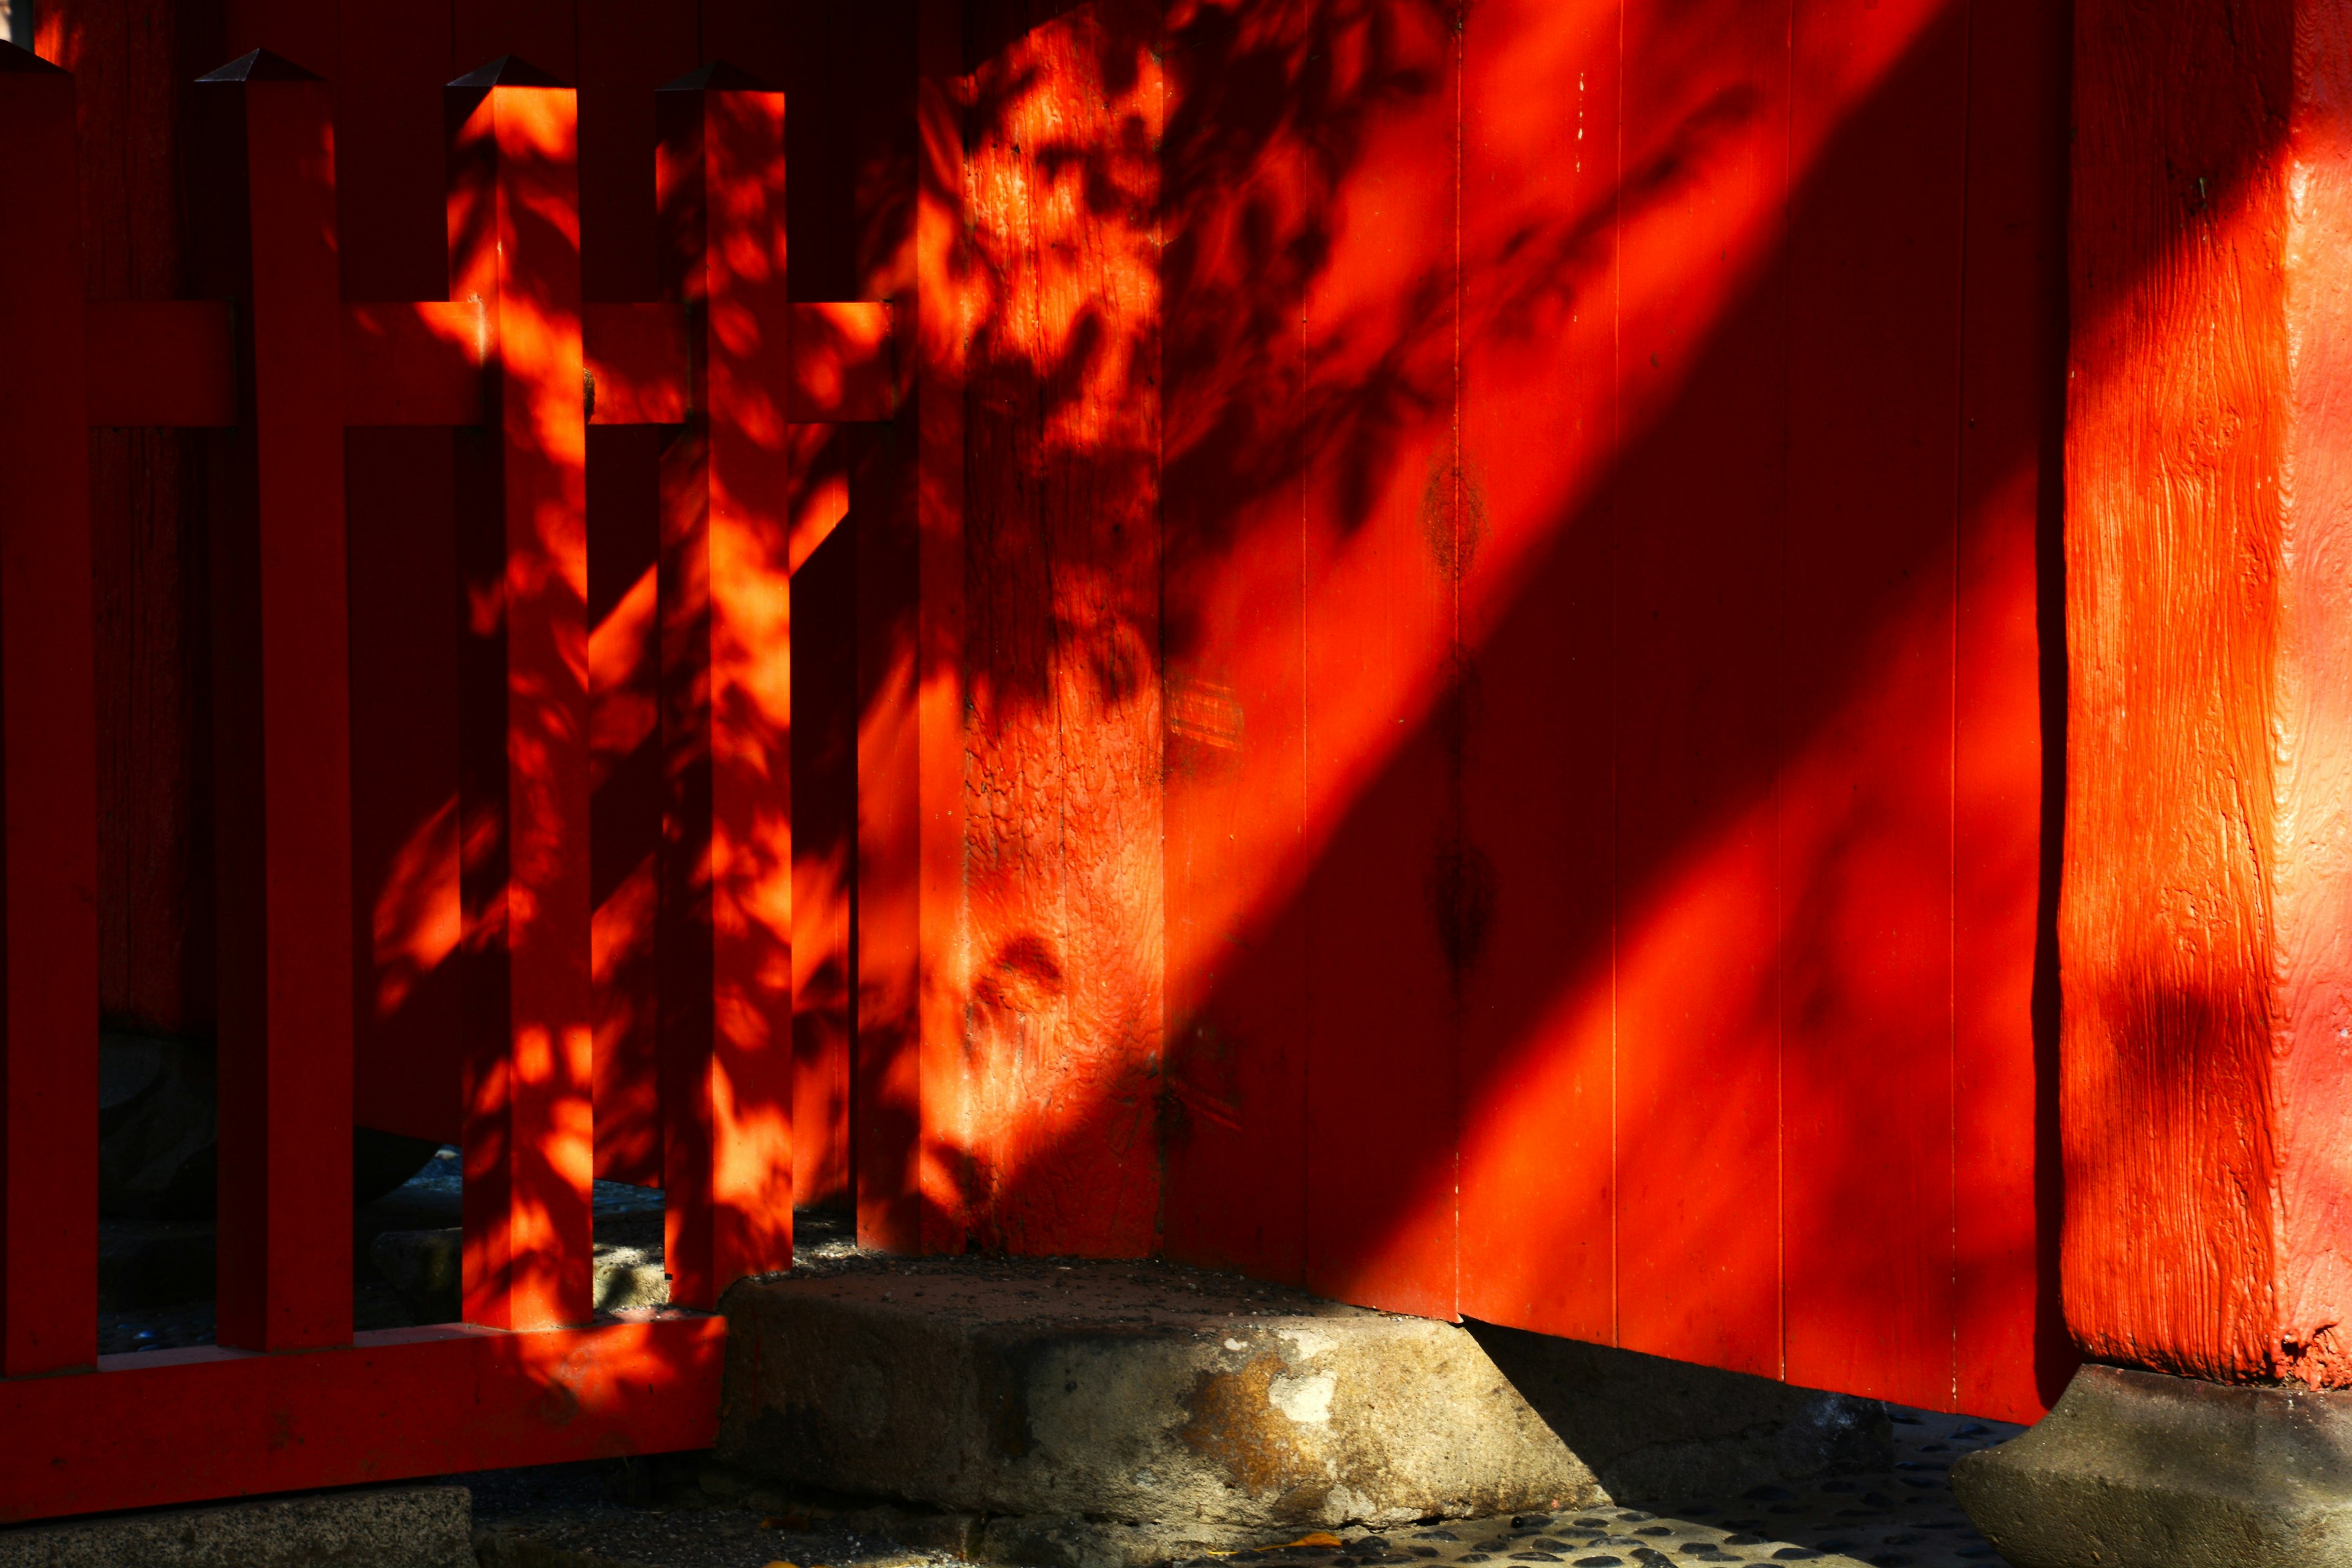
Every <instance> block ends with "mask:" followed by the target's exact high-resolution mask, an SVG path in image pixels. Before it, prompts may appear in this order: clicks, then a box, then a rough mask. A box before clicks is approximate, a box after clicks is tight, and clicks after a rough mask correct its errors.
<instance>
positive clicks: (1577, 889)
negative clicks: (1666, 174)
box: [1453, 0, 1622, 1342]
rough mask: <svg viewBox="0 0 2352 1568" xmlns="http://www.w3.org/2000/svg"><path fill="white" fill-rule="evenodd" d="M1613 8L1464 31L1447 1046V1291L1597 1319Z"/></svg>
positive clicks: (1603, 1051)
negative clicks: (1454, 1127)
mask: <svg viewBox="0 0 2352 1568" xmlns="http://www.w3.org/2000/svg"><path fill="white" fill-rule="evenodd" d="M1620 9H1621V8H1620V6H1619V5H1616V4H1615V3H1614V0H1588V3H1584V4H1574V5H1560V4H1556V3H1555V4H1548V3H1544V0H1533V3H1528V4H1510V3H1507V4H1498V5H1490V6H1486V7H1485V8H1482V9H1481V10H1479V11H1477V12H1475V13H1474V14H1473V16H1472V19H1471V25H1470V26H1468V27H1467V28H1465V33H1464V44H1463V47H1464V51H1465V75H1464V86H1463V116H1464V127H1465V129H1464V147H1463V159H1464V168H1463V193H1462V205H1463V216H1462V229H1463V234H1462V250H1463V273H1464V276H1463V285H1462V287H1463V296H1464V318H1463V366H1462V386H1463V392H1462V396H1463V410H1462V430H1463V437H1462V445H1463V462H1462V466H1461V471H1460V472H1459V474H1458V475H1456V476H1454V477H1453V484H1454V488H1455V492H1456V498H1457V499H1456V500H1455V501H1454V506H1455V508H1456V510H1457V514H1458V522H1457V526H1466V528H1467V530H1468V537H1469V539H1470V541H1471V544H1470V547H1469V548H1468V549H1467V550H1466V551H1465V552H1464V558H1463V560H1462V563H1461V565H1462V573H1463V595H1464V605H1463V618H1464V622H1465V635H1464V640H1465V643H1467V644H1469V645H1471V647H1474V648H1475V654H1474V656H1473V658H1474V663H1473V666H1472V668H1473V671H1474V673H1475V693H1476V696H1475V702H1474V703H1472V704H1471V705H1470V707H1469V710H1468V711H1467V712H1466V713H1465V717H1464V721H1463V722H1464V724H1465V729H1466V731H1467V739H1468V741H1469V743H1470V752H1469V755H1468V757H1467V758H1466V759H1465V771H1466V775H1467V776H1466V780H1465V802H1464V812H1465V823H1464V829H1463V837H1464V840H1465V844H1466V845H1468V846H1473V847H1475V848H1476V850H1477V852H1478V854H1479V855H1480V857H1481V858H1483V860H1484V861H1485V863H1486V865H1487V866H1489V867H1490V868H1491V875H1492V878H1493V889H1494V905H1493V912H1492V915H1491V917H1490V920H1489V929H1490V931H1491V935H1490V936H1489V937H1488V938H1487V941H1486V944H1485V948H1484V951H1483V952H1480V953H1479V955H1478V957H1477V960H1476V963H1475V969H1474V971H1473V976H1472V984H1471V986H1470V987H1469V990H1468V999H1469V1002H1470V1005H1469V1008H1468V1010H1467V1014H1466V1016H1465V1022H1464V1031H1465V1032H1464V1038H1463V1045H1462V1053H1463V1057H1462V1075H1463V1100H1464V1103H1463V1126H1462V1151H1461V1184H1462V1198H1461V1208H1462V1307H1461V1310H1462V1311H1463V1312H1464V1314H1465V1315H1468V1316H1474V1317H1477V1318H1480V1319H1484V1320H1486V1321H1493V1322H1505V1323H1510V1324H1513V1325H1516V1326H1518V1327H1522V1328H1530V1329H1539V1330H1542V1331H1546V1332H1549V1333H1557V1334H1567V1335H1570V1336H1571V1337H1573V1338H1576V1339H1580V1340H1587V1341H1593V1342H1606V1341H1607V1340H1608V1339H1609V1338H1610V1337H1611V1335H1612V1332H1613V1331H1614V1327H1615V1325H1614V1321H1613V1319H1612V1304H1613V1294H1612V1284H1613V1279H1612V1261H1613V1260H1612V1257H1611V1254H1610V1248H1609V1236H1610V1226H1609V1221H1610V1215H1611V1201H1612V1182H1611V1175H1612V1172H1611V1153H1612V1143H1611V1138H1610V1132H1611V1125H1610V1116H1609V1110H1610V1090H1611V1086H1612V1073H1611V1047H1612V1043H1613V1041H1612V1024H1613V1022H1614V1019H1613V1016H1612V1009H1611V1005H1610V1003H1611V998H1612V988H1611V979H1612V975H1611V972H1610V941H1609V939H1610V934H1611V924H1610V914H1611V908H1610V898H1609V890H1610V879H1611V875H1612V869H1613V857H1612V844H1611V833H1610V815H1611V804H1612V803H1611V785H1612V757H1611V754H1610V751H1609V747H1608V745H1607V743H1606V742H1607V736H1608V734H1609V724H1610V698H1611V681H1612V649H1611V646H1610V634H1611V626H1610V609H1609V593H1610V572H1609V567H1610V558H1611V551H1612V545H1613V540H1612V532H1611V523H1612V513H1611V507H1610V500H1609V489H1608V485H1609V479H1610V470H1611V468H1612V465H1613V464H1614V462H1615V459H1616V455H1617V454H1616V441H1617V414H1618V410H1617V405H1616V358H1615V349H1616V344H1615V336H1616V320H1617V318H1616V296H1617V292H1618V285H1619V280H1618V278H1617V273H1616V265H1615V264H1616V252H1617V228H1616V213H1617V205H1618V200H1619V168H1618V163H1617V150H1618V146H1619V135H1618V131H1619V127H1618V66H1619V56H1618V47H1619V34H1620V28H1621V26H1622V22H1621V17H1620V15H1619V13H1620Z"/></svg>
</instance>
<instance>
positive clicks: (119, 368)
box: [83, 300, 236, 426]
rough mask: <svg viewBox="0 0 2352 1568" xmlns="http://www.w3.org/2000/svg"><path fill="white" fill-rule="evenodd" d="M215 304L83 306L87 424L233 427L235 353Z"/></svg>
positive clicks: (222, 311)
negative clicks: (87, 388)
mask: <svg viewBox="0 0 2352 1568" xmlns="http://www.w3.org/2000/svg"><path fill="white" fill-rule="evenodd" d="M230 334H231V322H230V318H229V308H228V305H227V303H226V301H224V300H102V301H101V300H93V301H91V302H90V304H89V305H88V306H87V307H86V308H85V311H84V315H83V337H84V341H85V342H87V343H88V344H89V353H88V355H87V359H86V363H88V365H89V422H90V423H91V424H92V425H172V426H208V425H209V426H220V425H234V424H236V348H235V346H234V344H233V342H232V341H231V335H230Z"/></svg>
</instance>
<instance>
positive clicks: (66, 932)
mask: <svg viewBox="0 0 2352 1568" xmlns="http://www.w3.org/2000/svg"><path fill="white" fill-rule="evenodd" d="M0 146H5V147H6V148H7V149H8V154H7V156H6V158H5V161H0V214H5V215H6V216H5V221H0V363H5V364H6V365H7V367H8V368H7V371H6V373H5V374H0V475H5V481H0V757H5V759H6V763H7V788H6V791H5V796H0V800H5V805H0V813H5V815H0V939H5V942H6V957H5V971H4V972H0V973H5V987H4V988H0V1031H5V1033H0V1375H5V1376H9V1377H16V1376H22V1375H25V1374H26V1373H50V1372H56V1371H58V1370H59V1369H61V1368H65V1367H73V1366H86V1365H88V1364H89V1362H90V1359H91V1357H92V1356H93V1355H95V1354H96V1352H97V1350H98V1338H97V1335H98V1127H97V1123H96V1120H95V1118H94V1117H93V1116H92V1115H91V1114H90V1110H89V1108H90V1107H91V1106H93V1105H94V1104H96V1103H97V1100H98V1034H97V1023H98V1019H97V1003H98V924H97V891H98V866H97V855H98V819H97V805H98V777H97V748H98V741H97V735H96V721H95V714H94V705H93V702H92V673H91V672H92V665H91V657H92V655H91V647H90V544H89V518H90V508H89V439H88V431H87V428H86V426H85V424H84V417H83V379H82V357H81V356H82V352H83V347H84V340H83V323H82V310H81V295H82V258H81V255H80V247H79V244H78V243H77V240H76V234H77V231H78V227H79V206H80V203H79V193H78V191H77V190H76V188H75V170H76V168H77V163H76V160H75V155H74V80H73V78H71V77H69V76H68V75H67V74H66V73H65V72H63V71H61V70H58V69H57V68H55V67H53V66H49V65H47V64H45V63H44V62H42V61H40V60H38V59H36V58H34V57H33V56H31V55H30V54H27V53H26V51H24V50H22V49H19V48H17V47H15V46H14V45H11V44H5V43H0ZM10 1473H11V1474H15V1475H18V1476H25V1475H28V1474H30V1473H32V1472H29V1471H28V1470H26V1468H23V1467H11V1468H10Z"/></svg>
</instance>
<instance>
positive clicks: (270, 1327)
mask: <svg viewBox="0 0 2352 1568" xmlns="http://www.w3.org/2000/svg"><path fill="white" fill-rule="evenodd" d="M201 101H202V107H203V110H205V112H206V114H207V115H208V117H210V118H211V119H213V120H214V121H215V126H216V130H217V134H218V135H219V136H220V138H221V144H220V145H219V147H218V149H217V154H216V155H217V157H218V159H219V162H220V167H219V168H218V171H217V178H218V205H217V207H216V209H215V210H216V211H217V212H219V213H220V214H221V215H222V218H223V221H224V222H225V223H226V224H228V225H231V226H234V228H233V229H232V232H230V233H229V234H226V235H225V236H223V237H221V241H220V244H221V247H222V249H223V250H224V251H225V252H226V254H225V255H224V256H223V257H222V258H221V260H220V263H219V265H220V267H221V268H222V270H223V272H224V273H225V274H226V275H225V276H224V277H223V278H222V279H221V281H222V282H223V284H225V285H226V287H228V288H229V289H233V290H234V297H235V299H236V302H237V304H238V306H239V313H240V316H241V318H242V319H243V321H246V322H248V323H249V327H248V328H247V330H248V331H249V332H250V337H249V339H248V343H249V348H248V351H247V352H248V353H249V354H250V359H249V361H248V366H249V369H248V371H247V376H246V378H245V385H244V386H243V387H242V388H241V395H240V399H239V401H240V405H241V406H240V411H239V412H240V415H241V417H240V419H239V426H240V428H239V430H238V431H237V433H236V435H235V436H231V437H223V438H222V439H221V441H220V442H219V443H218V445H217V447H216V455H215V467H216V473H215V496H216V497H218V498H219V499H221V500H224V501H226V504H225V505H219V506H216V507H215V509H214V513H213V518H212V533H211V546H210V550H209V559H210V567H211V574H212V644H213V758H214V778H215V785H214V828H215V887H216V889H217V897H218V913H217V916H216V927H215V929H216V931H217V933H218V935H217V938H216V941H217V943H218V965H219V968H218V978H217V980H216V982H215V985H216V994H217V997H218V1006H219V1035H218V1047H217V1049H218V1075H219V1096H220V1097H219V1110H218V1115H219V1128H220V1160H219V1169H220V1254H219V1294H218V1303H219V1336H220V1342H221V1343H222V1344H224V1345H229V1346H236V1347H238V1348H242V1349H248V1350H279V1349H286V1348H291V1347H309V1346H318V1345H331V1344H341V1343H344V1342H348V1341H349V1340H350V1338H351V1333H352V1298H351V1286H350V1282H349V1281H350V1276H351V1255H352V1216H351V1205H350V1199H349V1191H348V1187H347V1185H346V1184H347V1181H348V1173H349V1172H350V1170H351V1164H352V1135H351V1121H350V1118H349V1116H348V1114H347V1111H346V1108H347V1107H348V1106H349V1105H350V1104H351V1099H352V1013H351V996H352V954H351V948H350V945H349V943H348V942H346V940H345V933H346V932H347V931H349V930H350V927H351V918H352V916H351V899H352V889H351V815H350V802H351V750H350V737H351V706H350V689H349V685H348V681H349V670H350V655H349V633H348V627H347V621H346V615H345V608H344V584H345V582H346V581H347V572H346V567H345V563H344V550H343V539H344V529H343V460H342V459H343V439H342V438H343V398H342V385H341V353H340V351H341V345H342V332H341V325H342V321H341V300H340V299H339V297H338V296H339V291H340V279H339V276H338V272H337V268H336V256H335V240H334V219H335V198H334V166H333V161H334V137H333V132H332V130H331V117H332V103H331V98H330V96H329V93H328V89H327V87H326V84H325V83H323V82H321V81H320V80H319V79H316V78H315V77H312V76H310V74H309V73H308V72H306V71H303V70H302V69H300V68H299V67H295V66H291V65H289V64H288V62H286V61H285V60H283V59H280V58H278V57H276V56H273V55H270V54H268V53H267V52H266V51H259V50H257V51H255V52H254V53H253V54H250V55H247V56H246V57H245V58H242V59H240V60H238V61H236V63H235V64H233V65H230V66H226V67H224V68H222V69H220V70H218V71H215V72H214V73H213V74H212V75H211V76H208V77H206V78H205V80H204V93H203V99H202V100H201ZM240 231H241V232H240Z"/></svg>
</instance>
